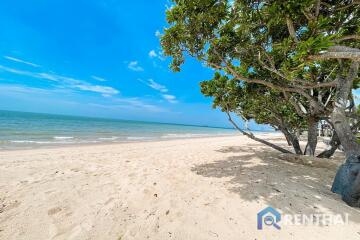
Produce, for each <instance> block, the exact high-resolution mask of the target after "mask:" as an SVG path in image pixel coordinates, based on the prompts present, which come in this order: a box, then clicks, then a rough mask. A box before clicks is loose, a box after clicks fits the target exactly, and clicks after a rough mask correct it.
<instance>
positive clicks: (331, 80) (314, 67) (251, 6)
mask: <svg viewBox="0 0 360 240" xmlns="http://www.w3.org/2000/svg"><path fill="white" fill-rule="evenodd" d="M174 3H175V5H174V6H173V7H172V8H171V9H169V10H168V11H167V21H168V23H169V24H170V27H169V28H167V29H165V34H164V35H163V37H162V39H161V43H162V46H163V49H164V53H165V55H168V56H172V57H173V62H172V65H171V67H172V69H173V70H175V71H178V70H180V65H181V64H182V63H183V62H184V61H185V58H184V53H187V54H190V55H191V56H193V57H196V58H197V59H198V60H200V61H203V62H204V63H205V64H207V65H208V66H210V67H212V68H213V69H217V70H222V71H224V72H225V73H226V74H229V75H231V76H232V77H234V78H236V79H238V80H241V81H245V82H249V83H258V84H262V85H264V86H266V87H269V88H271V89H275V90H278V91H281V92H284V93H285V94H287V95H288V96H289V101H290V102H291V103H292V104H293V105H294V106H296V109H297V110H300V111H303V110H305V111H303V114H305V115H306V117H307V118H308V119H309V123H312V124H309V125H312V127H310V128H309V130H310V131H309V133H310V134H309V143H310V144H311V148H314V146H316V140H315V137H314V136H313V134H311V133H313V131H311V130H312V129H314V128H315V127H314V126H315V124H316V123H317V120H318V119H321V118H327V117H328V116H329V115H330V114H331V118H332V121H333V122H334V123H335V122H336V124H334V128H335V129H336V130H337V132H338V135H339V138H340V140H341V142H342V144H343V146H344V149H345V151H346V153H347V154H348V155H349V154H355V153H356V154H360V145H358V144H357V142H356V141H355V138H354V137H353V136H352V134H351V129H350V128H349V126H348V123H347V117H346V116H345V113H344V109H346V104H347V99H348V96H349V95H350V92H351V86H352V83H353V82H354V81H355V80H356V81H358V78H357V77H358V67H357V66H358V60H359V59H360V50H359V49H358V48H359V41H358V40H359V39H360V36H359V35H358V34H359V31H360V30H359V26H360V24H359V17H358V16H359V11H360V10H359V8H356V7H353V6H355V5H357V4H358V2H353V1H315V0H306V1H296V0H291V1H280V0H278V1H225V0H175V1H174ZM240 63H241V64H240ZM260 70H263V71H267V72H268V73H269V74H270V75H271V78H269V77H268V76H269V74H261V73H260ZM302 102H306V103H307V105H308V107H307V109H306V108H304V107H303V106H301V103H302ZM335 102H336V104H335ZM339 132H340V134H339ZM345 145H346V146H345Z"/></svg>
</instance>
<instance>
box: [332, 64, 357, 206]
mask: <svg viewBox="0 0 360 240" xmlns="http://www.w3.org/2000/svg"><path fill="white" fill-rule="evenodd" d="M358 70H359V63H358V62H356V61H353V62H352V64H351V66H350V69H349V73H348V76H347V77H346V78H343V77H341V76H340V77H338V86H337V95H336V102H335V107H334V111H333V113H332V114H331V121H332V123H333V124H334V128H335V131H336V132H337V135H338V137H339V139H340V142H341V145H342V146H343V148H344V151H345V154H346V162H345V163H344V164H343V165H342V166H341V167H340V168H339V169H338V171H337V173H336V177H335V179H334V182H333V185H332V188H331V190H332V191H333V192H335V193H338V194H341V196H342V199H343V200H344V201H345V202H346V203H347V204H349V205H350V206H357V207H360V204H359V203H360V201H359V199H360V194H359V193H360V173H359V172H360V170H359V166H360V159H359V156H360V144H359V143H358V142H357V139H356V137H355V136H354V134H353V132H352V129H351V127H350V123H349V122H348V119H347V117H346V114H345V110H346V106H347V103H348V99H349V96H350V93H351V90H352V87H353V80H354V79H355V78H356V77H357V75H358ZM355 170H356V171H355ZM354 173H355V174H357V175H356V176H357V177H355V178H354Z"/></svg>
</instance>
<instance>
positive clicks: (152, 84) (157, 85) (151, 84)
mask: <svg viewBox="0 0 360 240" xmlns="http://www.w3.org/2000/svg"><path fill="white" fill-rule="evenodd" d="M138 80H139V81H140V82H142V83H144V84H146V85H147V86H149V87H151V88H152V89H155V90H156V91H159V92H162V93H166V92H168V91H169V90H168V89H167V87H166V86H164V85H161V84H160V83H157V82H155V81H154V80H153V79H149V80H147V81H144V80H142V79H138Z"/></svg>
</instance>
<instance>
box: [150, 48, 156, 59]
mask: <svg viewBox="0 0 360 240" xmlns="http://www.w3.org/2000/svg"><path fill="white" fill-rule="evenodd" d="M157 56H158V55H157V53H156V52H155V50H151V51H150V52H149V57H151V58H154V57H157Z"/></svg>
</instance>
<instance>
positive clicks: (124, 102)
mask: <svg viewBox="0 0 360 240" xmlns="http://www.w3.org/2000/svg"><path fill="white" fill-rule="evenodd" d="M113 103H114V104H111V105H110V104H107V105H103V104H98V103H91V104H90V105H92V106H96V107H101V108H105V109H111V110H117V109H127V110H140V111H147V112H167V110H166V109H164V108H162V107H159V106H156V105H153V104H149V103H146V102H144V101H142V100H139V99H138V98H113Z"/></svg>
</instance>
